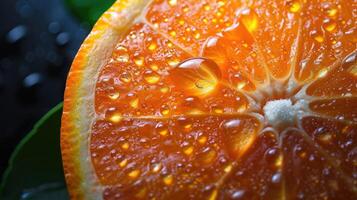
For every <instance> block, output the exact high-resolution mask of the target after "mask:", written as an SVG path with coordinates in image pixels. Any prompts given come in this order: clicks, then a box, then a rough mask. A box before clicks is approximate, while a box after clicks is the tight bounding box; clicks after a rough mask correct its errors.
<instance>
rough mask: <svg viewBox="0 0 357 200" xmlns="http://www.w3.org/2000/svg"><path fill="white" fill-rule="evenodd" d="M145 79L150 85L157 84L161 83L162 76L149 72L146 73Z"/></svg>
mask: <svg viewBox="0 0 357 200" xmlns="http://www.w3.org/2000/svg"><path fill="white" fill-rule="evenodd" d="M144 79H145V81H146V82H148V83H150V84H155V83H157V82H159V80H160V76H159V75H158V74H157V73H155V72H153V71H151V70H149V71H146V72H145V73H144Z"/></svg>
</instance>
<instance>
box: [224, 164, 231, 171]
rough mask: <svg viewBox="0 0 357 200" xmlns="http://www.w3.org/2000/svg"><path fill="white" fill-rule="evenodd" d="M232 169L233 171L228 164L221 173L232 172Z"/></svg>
mask: <svg viewBox="0 0 357 200" xmlns="http://www.w3.org/2000/svg"><path fill="white" fill-rule="evenodd" d="M232 169H233V166H232V165H231V164H229V165H227V166H226V167H225V168H224V169H223V171H224V172H226V173H229V172H231V171H232Z"/></svg>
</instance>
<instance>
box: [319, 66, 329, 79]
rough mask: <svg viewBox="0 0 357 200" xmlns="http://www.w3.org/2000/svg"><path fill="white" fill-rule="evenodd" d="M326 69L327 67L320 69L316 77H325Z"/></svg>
mask: <svg viewBox="0 0 357 200" xmlns="http://www.w3.org/2000/svg"><path fill="white" fill-rule="evenodd" d="M328 71H329V70H328V69H327V68H324V69H321V70H320V71H319V72H318V74H317V77H318V78H322V77H325V76H326V75H327V73H328Z"/></svg>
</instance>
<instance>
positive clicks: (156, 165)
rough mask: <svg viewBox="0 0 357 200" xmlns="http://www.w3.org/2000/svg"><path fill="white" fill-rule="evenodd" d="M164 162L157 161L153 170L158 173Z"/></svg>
mask: <svg viewBox="0 0 357 200" xmlns="http://www.w3.org/2000/svg"><path fill="white" fill-rule="evenodd" d="M161 168H162V164H161V163H156V164H154V165H153V167H152V172H154V173H157V172H159V171H160V170H161Z"/></svg>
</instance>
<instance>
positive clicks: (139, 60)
mask: <svg viewBox="0 0 357 200" xmlns="http://www.w3.org/2000/svg"><path fill="white" fill-rule="evenodd" d="M134 63H135V64H136V65H137V66H138V67H142V66H143V65H144V57H141V56H139V57H136V58H134Z"/></svg>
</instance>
